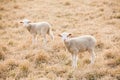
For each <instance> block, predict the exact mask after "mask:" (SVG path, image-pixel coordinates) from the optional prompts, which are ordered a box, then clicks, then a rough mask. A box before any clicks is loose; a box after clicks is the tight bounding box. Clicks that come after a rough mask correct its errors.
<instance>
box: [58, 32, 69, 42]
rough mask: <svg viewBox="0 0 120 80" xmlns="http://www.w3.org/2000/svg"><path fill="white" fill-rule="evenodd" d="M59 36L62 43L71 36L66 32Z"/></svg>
mask: <svg viewBox="0 0 120 80" xmlns="http://www.w3.org/2000/svg"><path fill="white" fill-rule="evenodd" d="M59 36H60V37H61V38H62V40H63V41H65V40H66V39H68V38H69V37H70V36H71V34H70V33H67V32H63V33H62V34H59Z"/></svg>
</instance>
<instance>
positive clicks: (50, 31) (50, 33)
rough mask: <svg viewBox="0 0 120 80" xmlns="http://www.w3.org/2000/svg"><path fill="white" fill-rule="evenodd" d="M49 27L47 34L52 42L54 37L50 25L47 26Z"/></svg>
mask: <svg viewBox="0 0 120 80" xmlns="http://www.w3.org/2000/svg"><path fill="white" fill-rule="evenodd" d="M49 26H50V28H49V31H48V34H49V35H50V37H51V39H52V40H54V35H53V32H52V28H51V25H49Z"/></svg>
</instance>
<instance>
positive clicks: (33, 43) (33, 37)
mask: <svg viewBox="0 0 120 80" xmlns="http://www.w3.org/2000/svg"><path fill="white" fill-rule="evenodd" d="M35 37H36V35H35V34H33V35H32V45H35Z"/></svg>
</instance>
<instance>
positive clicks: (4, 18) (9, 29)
mask: <svg viewBox="0 0 120 80" xmlns="http://www.w3.org/2000/svg"><path fill="white" fill-rule="evenodd" d="M24 18H27V19H30V20H31V21H32V22H38V21H39V22H40V21H47V22H49V23H50V24H51V25H52V30H53V33H54V35H55V40H54V41H52V40H51V39H50V37H49V36H48V45H47V49H44V48H43V47H42V38H41V36H40V37H39V43H38V44H37V46H35V47H31V44H32V43H31V42H32V40H31V34H30V33H29V32H28V31H27V30H26V29H25V28H24V27H23V25H22V24H20V23H19V22H20V21H21V20H23V19H24ZM64 31H65V32H69V33H72V34H73V36H80V35H86V34H90V35H93V36H94V37H95V38H96V39H97V45H96V48H95V53H96V55H97V57H96V61H95V64H94V65H90V54H89V53H88V52H84V53H81V54H80V55H79V60H78V68H77V69H75V70H74V69H72V67H71V54H70V53H69V52H66V51H65V47H64V44H63V42H62V40H61V38H59V37H58V36H57V35H58V34H59V33H62V32H64ZM0 80H120V0H0Z"/></svg>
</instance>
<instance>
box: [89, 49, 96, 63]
mask: <svg viewBox="0 0 120 80" xmlns="http://www.w3.org/2000/svg"><path fill="white" fill-rule="evenodd" d="M89 53H90V54H91V64H94V62H95V52H94V49H91V50H89Z"/></svg>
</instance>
